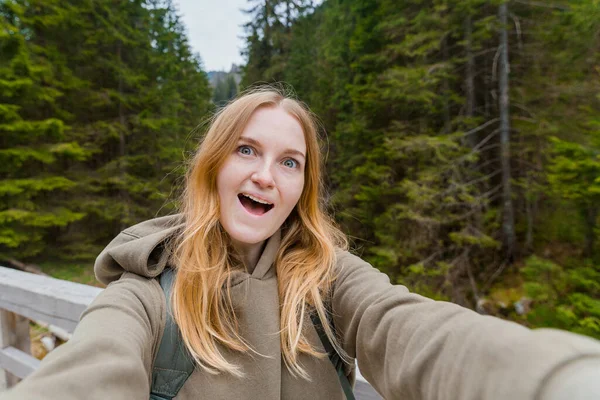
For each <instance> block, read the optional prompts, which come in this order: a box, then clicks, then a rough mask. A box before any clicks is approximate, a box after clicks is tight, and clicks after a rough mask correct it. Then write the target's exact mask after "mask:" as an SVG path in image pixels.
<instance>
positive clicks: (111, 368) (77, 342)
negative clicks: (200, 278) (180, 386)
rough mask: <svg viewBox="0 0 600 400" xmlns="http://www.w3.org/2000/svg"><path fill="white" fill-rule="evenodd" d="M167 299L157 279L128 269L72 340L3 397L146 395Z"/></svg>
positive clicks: (115, 398) (63, 399) (71, 399)
mask: <svg viewBox="0 0 600 400" xmlns="http://www.w3.org/2000/svg"><path fill="white" fill-rule="evenodd" d="M161 296H162V297H161ZM164 303H165V301H164V295H162V290H161V289H160V286H159V285H158V283H157V282H156V281H154V280H148V279H146V278H142V277H139V276H137V275H134V274H129V273H126V274H124V275H123V277H122V278H121V279H120V280H118V281H115V282H113V283H111V284H110V285H109V286H108V287H107V288H106V289H105V290H104V291H103V292H102V293H101V294H100V295H98V297H97V298H96V299H95V300H94V302H93V303H92V304H91V305H90V306H89V307H88V309H87V310H86V311H85V312H84V313H83V315H82V317H81V321H80V323H79V324H78V325H77V328H76V330H75V332H74V334H73V337H72V338H71V340H69V341H68V342H67V343H65V344H64V345H62V346H60V347H58V348H57V349H56V350H54V351H53V352H52V353H50V354H48V355H47V356H46V358H44V360H43V361H42V363H41V365H40V368H39V369H38V370H37V371H35V372H34V373H33V374H32V375H31V376H29V377H27V378H26V379H25V380H23V381H22V382H21V383H19V384H18V385H16V386H15V387H14V388H13V389H11V390H9V391H8V392H6V393H5V394H3V395H0V399H1V400H39V399H47V400H53V399H56V400H80V399H111V400H120V399H123V400H132V399H147V398H148V396H149V393H150V378H149V377H150V372H149V371H151V368H152V361H153V357H154V352H155V349H156V348H157V345H158V344H159V343H160V336H161V335H162V329H163V326H164V316H165V306H164Z"/></svg>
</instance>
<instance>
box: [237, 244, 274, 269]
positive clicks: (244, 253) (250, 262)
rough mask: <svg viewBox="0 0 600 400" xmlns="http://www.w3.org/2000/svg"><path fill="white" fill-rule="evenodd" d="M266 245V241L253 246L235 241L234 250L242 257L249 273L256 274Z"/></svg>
mask: <svg viewBox="0 0 600 400" xmlns="http://www.w3.org/2000/svg"><path fill="white" fill-rule="evenodd" d="M266 243H267V241H266V240H263V241H262V242H259V243H252V244H249V243H240V242H236V241H233V248H234V249H235V251H236V252H237V253H238V254H239V256H240V257H241V259H242V262H243V263H244V266H245V267H246V270H247V271H248V273H250V274H251V273H252V272H254V268H255V267H256V264H258V260H259V259H260V256H261V255H262V252H263V250H264V247H265V244H266Z"/></svg>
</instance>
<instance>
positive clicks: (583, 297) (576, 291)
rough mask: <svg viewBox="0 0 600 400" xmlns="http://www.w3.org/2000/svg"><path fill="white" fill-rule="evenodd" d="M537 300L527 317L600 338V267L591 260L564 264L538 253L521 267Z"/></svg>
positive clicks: (529, 288) (542, 324)
mask: <svg viewBox="0 0 600 400" xmlns="http://www.w3.org/2000/svg"><path fill="white" fill-rule="evenodd" d="M521 272H522V274H523V277H524V279H525V291H526V293H527V295H528V296H529V297H530V298H531V299H532V300H533V301H534V303H533V310H532V311H531V312H530V313H529V314H528V316H527V317H528V321H529V322H530V323H531V324H533V325H535V326H538V327H542V326H545V327H554V328H560V329H567V330H570V331H573V332H577V333H581V334H584V335H589V336H592V337H595V338H596V339H600V300H598V299H599V298H600V267H599V266H598V265H597V264H594V263H592V262H591V261H589V260H588V261H585V262H573V264H572V265H567V266H565V267H562V266H560V265H558V264H555V263H553V262H552V261H549V260H545V259H542V258H539V257H536V256H532V257H530V258H528V259H527V261H526V264H525V267H524V268H523V269H522V270H521Z"/></svg>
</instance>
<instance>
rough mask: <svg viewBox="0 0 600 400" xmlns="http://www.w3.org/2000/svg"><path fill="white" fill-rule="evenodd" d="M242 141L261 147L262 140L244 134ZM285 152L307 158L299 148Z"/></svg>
mask: <svg viewBox="0 0 600 400" xmlns="http://www.w3.org/2000/svg"><path fill="white" fill-rule="evenodd" d="M240 141H243V142H247V143H250V144H252V145H254V146H257V147H260V146H261V144H260V142H259V141H258V140H255V139H252V138H249V137H247V136H242V137H240ZM284 153H285V154H295V155H297V156H301V157H302V158H304V159H306V156H305V155H304V153H302V152H301V151H299V150H295V149H286V150H285V151H284Z"/></svg>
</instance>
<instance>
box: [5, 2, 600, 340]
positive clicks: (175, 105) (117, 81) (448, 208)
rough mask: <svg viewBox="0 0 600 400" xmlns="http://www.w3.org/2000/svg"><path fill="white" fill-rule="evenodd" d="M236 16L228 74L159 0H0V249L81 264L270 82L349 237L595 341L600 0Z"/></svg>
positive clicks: (444, 283)
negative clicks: (300, 123)
mask: <svg viewBox="0 0 600 400" xmlns="http://www.w3.org/2000/svg"><path fill="white" fill-rule="evenodd" d="M245 16H246V20H247V23H246V25H245V26H244V32H245V48H244V50H243V55H244V57H245V60H246V63H245V65H243V66H241V82H239V85H238V84H237V82H235V81H234V80H233V79H232V78H231V77H228V78H227V80H226V81H224V83H221V84H220V85H217V87H216V88H213V87H212V86H211V85H210V84H209V80H208V75H207V72H208V71H206V70H205V69H204V66H203V63H202V59H201V56H202V55H201V54H200V55H198V54H196V53H194V52H193V51H192V49H191V47H190V44H189V41H188V38H187V36H186V27H185V26H184V25H183V23H182V20H181V16H180V15H179V12H178V10H177V8H176V5H175V4H174V3H173V2H172V0H127V1H124V0H94V1H91V0H0V265H6V264H10V263H14V262H22V263H31V264H40V265H44V264H45V263H48V262H52V263H54V264H61V265H65V266H68V265H75V264H85V265H87V267H86V268H89V269H90V270H91V268H92V265H93V260H94V258H95V257H96V256H97V255H98V253H99V252H100V251H101V249H102V248H103V247H104V246H105V245H106V244H107V243H108V242H109V241H110V240H111V239H112V238H113V237H114V236H115V235H116V234H117V233H118V232H119V231H120V230H122V229H123V228H125V227H127V226H130V225H132V224H135V223H137V222H140V221H143V220H145V219H149V218H153V217H155V216H160V215H166V214H169V213H172V212H174V210H175V207H176V202H177V196H178V194H179V192H180V190H181V186H182V176H183V173H184V171H185V162H186V161H187V160H188V159H189V155H190V153H191V152H192V151H193V150H194V149H195V148H196V146H197V144H198V140H199V139H200V137H201V135H202V133H203V131H204V130H205V129H206V123H205V122H206V121H207V120H208V118H210V116H211V115H212V113H214V111H215V110H217V109H218V107H220V106H222V105H223V104H225V103H226V101H227V99H228V98H231V97H232V96H234V95H235V94H236V93H237V92H239V91H243V90H244V89H246V88H249V87H251V86H252V85H254V84H256V83H257V82H260V83H265V82H266V83H277V84H279V85H284V86H285V87H286V88H288V89H289V90H293V91H294V93H295V94H296V95H297V97H298V98H299V99H301V100H302V101H304V102H305V103H306V104H308V105H309V107H310V108H311V109H312V111H314V112H315V113H316V114H317V115H318V116H319V117H320V120H321V122H322V125H323V128H324V131H326V132H327V133H326V140H324V141H323V146H324V149H325V154H326V156H327V158H326V164H325V165H326V170H327V175H326V186H327V193H326V195H327V197H326V199H325V200H326V202H327V205H328V207H329V209H330V211H331V213H332V214H333V215H334V216H335V219H336V221H337V222H338V223H339V224H340V226H341V227H342V229H343V231H344V232H346V233H347V234H348V235H349V236H350V238H351V241H352V247H353V249H354V251H355V252H356V253H357V254H359V255H360V256H361V257H363V258H364V259H365V260H367V261H369V262H370V263H371V264H372V265H374V266H375V267H377V268H378V269H380V270H381V271H384V272H385V273H387V274H388V275H389V276H390V278H391V280H392V281H393V282H394V283H398V284H404V285H406V286H407V287H408V288H409V289H411V290H412V291H415V292H418V293H421V294H423V295H426V296H428V297H432V298H434V299H439V300H446V301H452V302H456V303H458V304H461V305H464V306H466V307H469V308H472V309H475V310H477V311H478V312H481V313H486V314H491V315H495V316H500V317H502V318H506V319H510V320H513V321H516V322H519V323H521V324H524V325H526V326H529V327H542V326H547V327H556V328H561V329H567V330H570V331H573V332H577V333H582V334H586V335H590V336H593V337H596V338H600V237H599V236H600V235H599V234H600V224H599V222H600V0H548V1H545V0H543V1H542V0H508V1H507V0H323V1H322V2H314V1H311V0H249V1H248V2H247V7H246V10H245ZM235 86H238V87H237V88H236V87H235ZM217 92H218V93H217ZM215 99H218V101H217V100H215Z"/></svg>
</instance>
